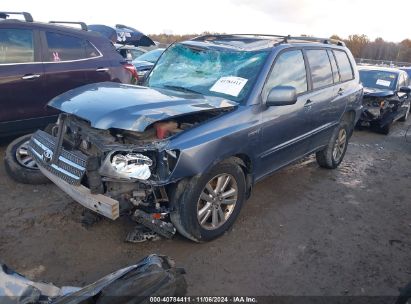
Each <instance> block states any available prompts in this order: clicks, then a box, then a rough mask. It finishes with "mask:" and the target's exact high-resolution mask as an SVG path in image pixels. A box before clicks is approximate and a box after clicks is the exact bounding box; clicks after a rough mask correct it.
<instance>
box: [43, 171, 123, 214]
mask: <svg viewBox="0 0 411 304" xmlns="http://www.w3.org/2000/svg"><path fill="white" fill-rule="evenodd" d="M39 168H40V171H41V172H42V173H43V174H44V175H45V176H47V178H48V179H50V180H51V181H52V182H53V183H54V184H56V186H57V187H59V188H60V189H61V190H63V191H64V192H65V193H67V194H68V195H69V196H70V197H71V198H72V199H74V200H75V201H76V202H78V203H80V204H81V205H83V206H84V207H86V208H88V209H90V210H93V211H94V212H97V213H99V214H101V215H104V216H105V217H107V218H109V219H112V220H115V219H117V218H118V217H119V214H120V207H119V202H118V201H117V200H115V199H112V198H110V197H108V196H105V195H102V194H91V193H90V190H89V189H88V188H86V187H84V186H82V185H80V186H73V185H70V184H69V183H67V182H65V181H64V180H62V179H61V178H59V177H57V176H56V175H54V174H52V173H50V172H49V171H47V170H46V169H45V168H44V167H42V165H41V164H39Z"/></svg>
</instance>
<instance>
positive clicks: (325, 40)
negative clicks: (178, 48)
mask: <svg viewBox="0 0 411 304" xmlns="http://www.w3.org/2000/svg"><path fill="white" fill-rule="evenodd" d="M224 36H225V37H230V36H255V37H275V38H281V39H282V41H280V42H279V43H287V42H288V40H301V41H310V42H319V43H324V44H336V45H339V46H345V43H344V42H343V41H340V40H336V39H330V38H318V37H307V36H291V35H287V36H284V35H270V34H217V35H204V36H199V37H196V38H195V39H194V40H200V39H201V38H203V39H206V38H207V37H224Z"/></svg>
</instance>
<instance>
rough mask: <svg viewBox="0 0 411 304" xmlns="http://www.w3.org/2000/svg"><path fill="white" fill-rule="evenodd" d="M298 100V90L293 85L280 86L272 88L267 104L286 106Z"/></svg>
mask: <svg viewBox="0 0 411 304" xmlns="http://www.w3.org/2000/svg"><path fill="white" fill-rule="evenodd" d="M296 102H297V90H296V89H295V88H294V87H291V86H278V87H274V88H272V89H271V90H270V92H269V93H268V96H267V100H266V101H265V104H266V105H267V106H269V107H272V106H286V105H292V104H295V103H296Z"/></svg>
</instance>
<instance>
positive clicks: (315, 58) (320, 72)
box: [306, 50, 334, 89]
mask: <svg viewBox="0 0 411 304" xmlns="http://www.w3.org/2000/svg"><path fill="white" fill-rule="evenodd" d="M306 54H307V59H308V63H309V65H310V70H311V78H312V81H313V89H318V88H322V87H325V86H327V85H330V84H333V83H334V81H333V73H332V70H331V64H330V59H329V58H328V55H327V51H326V50H307V51H306Z"/></svg>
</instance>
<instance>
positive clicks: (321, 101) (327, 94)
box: [305, 49, 353, 151]
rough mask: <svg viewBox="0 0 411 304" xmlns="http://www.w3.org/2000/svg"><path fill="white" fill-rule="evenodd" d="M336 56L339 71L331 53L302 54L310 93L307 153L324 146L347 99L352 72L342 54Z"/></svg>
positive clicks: (314, 51) (317, 50)
mask: <svg viewBox="0 0 411 304" xmlns="http://www.w3.org/2000/svg"><path fill="white" fill-rule="evenodd" d="M338 52H339V53H338V56H339V59H340V62H339V63H340V65H341V66H342V69H341V70H340V69H339V68H338V62H337V60H336V56H334V53H333V51H332V50H331V49H328V50H327V49H307V50H306V51H305V54H306V56H307V61H308V63H309V67H310V79H311V89H312V91H311V94H310V101H311V102H310V105H311V106H310V116H311V124H312V135H311V140H310V150H312V151H314V150H316V149H318V148H320V147H322V146H324V145H326V144H327V143H328V140H329V138H330V136H331V134H332V132H333V130H334V128H335V126H336V125H337V124H338V123H339V120H340V118H341V116H342V114H343V113H344V110H345V108H346V105H347V102H348V98H349V97H348V96H349V95H350V92H349V88H350V86H349V85H348V84H347V81H349V80H351V79H353V72H352V68H351V65H350V62H349V60H348V57H347V55H346V53H345V52H343V51H338ZM343 56H345V58H344V57H343ZM347 64H348V66H347Z"/></svg>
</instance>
